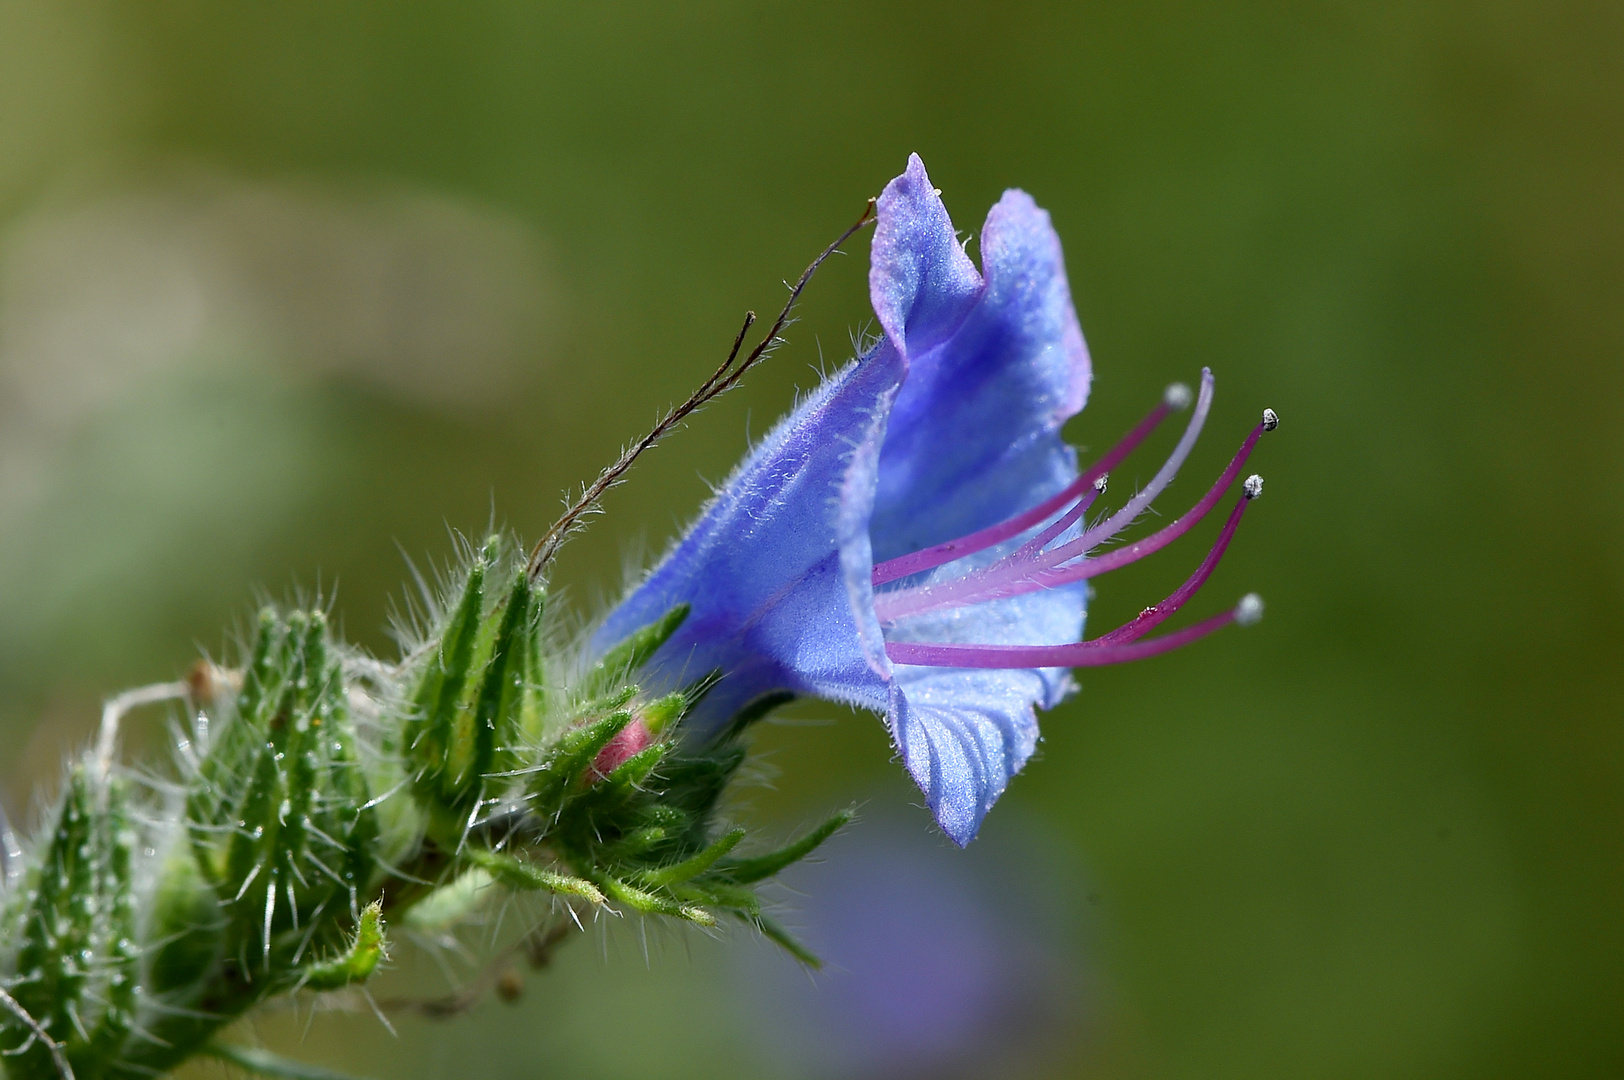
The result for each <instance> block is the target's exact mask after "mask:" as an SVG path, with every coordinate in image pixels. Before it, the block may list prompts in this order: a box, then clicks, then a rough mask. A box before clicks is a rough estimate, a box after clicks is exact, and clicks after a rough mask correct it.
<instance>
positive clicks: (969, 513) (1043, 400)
mask: <svg viewBox="0 0 1624 1080" xmlns="http://www.w3.org/2000/svg"><path fill="white" fill-rule="evenodd" d="M882 207H883V204H882ZM882 212H883V210H882ZM882 220H883V219H882ZM951 236H952V225H951V223H945V222H944V223H943V224H942V225H941V227H940V235H939V236H938V238H937V239H938V240H940V239H941V238H942V237H947V238H948V239H949V242H951ZM875 239H876V243H878V240H879V237H878V236H876V238H875ZM954 247H955V248H956V244H955V245H954ZM981 250H982V257H983V259H984V261H985V263H986V282H985V284H984V286H983V288H982V290H981V292H980V293H979V295H978V296H977V297H976V299H975V302H974V303H973V304H972V305H971V306H970V307H969V308H968V309H967V310H965V311H964V312H962V313H961V314H960V315H959V316H958V317H957V318H956V321H955V325H954V327H953V330H952V332H951V333H950V334H949V335H947V336H946V337H938V336H937V335H936V334H934V333H926V334H921V333H919V332H917V331H916V329H915V327H914V325H913V323H912V322H910V323H908V324H907V325H905V326H903V327H900V328H893V327H890V326H887V328H886V330H887V336H888V337H889V338H890V340H891V341H892V343H893V344H895V345H897V347H898V348H899V349H904V353H905V356H906V359H907V361H908V379H907V381H906V382H905V383H904V384H903V387H902V392H901V393H900V394H898V395H897V401H896V405H895V406H894V408H893V409H892V414H891V422H890V427H889V434H888V435H887V437H886V441H885V449H884V451H883V453H882V455H881V458H880V472H879V490H878V492H877V494H876V498H875V507H876V509H875V514H874V520H873V523H872V525H871V533H872V538H873V543H874V555H875V558H877V559H881V560H884V559H890V558H895V557H896V556H898V555H904V554H907V553H908V552H910V551H917V550H919V549H920V548H924V547H929V546H930V545H932V544H938V543H941V542H943V541H945V540H951V539H953V538H954V537H958V536H964V535H965V534H967V533H971V532H974V531H976V530H977V529H981V528H984V527H986V526H988V525H993V524H996V523H997V522H999V521H1002V520H1004V519H1005V518H1008V517H1010V516H1012V515H1013V514H1015V513H1017V512H1019V511H1021V510H1024V509H1026V508H1027V507H1029V506H1032V505H1034V504H1035V503H1038V502H1040V501H1042V500H1043V499H1044V498H1047V497H1048V496H1050V495H1052V494H1054V493H1055V492H1056V491H1058V490H1060V489H1061V488H1062V487H1064V486H1065V485H1066V484H1068V483H1070V482H1071V481H1072V480H1073V479H1075V478H1076V475H1077V465H1076V456H1075V454H1074V453H1073V451H1072V449H1071V448H1070V447H1069V446H1067V445H1066V444H1065V443H1064V442H1063V441H1062V440H1061V438H1060V429H1061V426H1062V425H1064V424H1065V422H1066V420H1068V419H1069V418H1070V417H1071V416H1073V415H1075V414H1076V413H1077V412H1078V411H1079V410H1080V409H1081V408H1082V407H1083V404H1084V403H1085V402H1086V401H1087V399H1088V386H1089V377H1090V367H1089V359H1088V350H1087V348H1086V346H1085V345H1084V343H1083V335H1082V331H1081V330H1080V329H1079V327H1078V324H1077V314H1076V312H1075V310H1074V309H1073V308H1072V303H1071V291H1070V288H1069V286H1068V285H1067V283H1066V269H1065V262H1064V259H1063V256H1062V254H1061V251H1060V239H1059V237H1057V236H1056V235H1055V232H1054V229H1053V227H1052V226H1051V225H1050V223H1049V215H1048V214H1046V213H1045V212H1044V211H1042V210H1040V209H1039V208H1038V207H1037V206H1036V205H1035V204H1034V203H1033V202H1032V199H1031V197H1030V196H1028V195H1027V194H1025V193H1024V192H1020V191H1010V192H1006V193H1005V194H1004V197H1003V199H1002V200H1001V201H1000V202H999V203H998V205H997V206H995V207H993V209H992V212H991V213H990V214H988V215H987V224H986V226H985V227H984V228H983V230H982V234H981ZM893 261H894V260H893ZM925 281H926V284H927V285H930V286H932V287H934V288H937V289H938V291H940V292H941V293H943V294H944V296H946V297H948V299H943V300H940V301H932V302H926V301H923V300H920V301H916V302H915V303H914V305H913V309H914V310H916V311H920V312H923V313H925V314H926V315H927V316H934V315H935V314H936V313H938V312H941V311H943V310H945V309H946V308H947V307H949V306H950V303H949V301H950V300H956V298H957V296H958V291H957V290H958V287H959V283H958V281H957V280H956V279H949V280H946V281H943V282H942V283H940V284H939V285H937V284H936V283H935V279H925ZM872 291H873V292H874V304H875V307H876V309H878V308H879V306H880V304H881V302H882V296H881V291H880V290H879V289H877V288H875V289H873V290H872ZM887 302H889V301H887ZM916 339H921V340H929V341H933V342H934V344H932V345H931V346H930V347H928V348H924V349H920V348H917V347H915V345H914V342H915V340H916ZM904 343H905V346H906V347H905V348H904Z"/></svg>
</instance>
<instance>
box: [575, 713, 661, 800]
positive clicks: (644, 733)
mask: <svg viewBox="0 0 1624 1080" xmlns="http://www.w3.org/2000/svg"><path fill="white" fill-rule="evenodd" d="M653 741H654V734H653V732H651V731H649V729H648V726H647V725H645V724H644V723H643V721H641V720H633V721H632V722H631V723H629V724H627V725H626V726H625V727H623V728H621V729H620V731H618V732H617V733H616V734H615V737H614V738H612V739H610V740H609V741H608V742H607V743H605V744H604V747H603V749H602V750H599V751H598V756H597V757H595V758H593V759H592V776H591V780H590V782H591V783H594V784H595V783H597V782H598V781H599V780H602V779H603V778H604V777H606V776H608V775H609V774H610V773H612V772H614V771H615V770H616V769H618V768H620V767H621V766H622V765H624V764H625V763H626V761H627V760H628V759H629V758H631V757H632V756H633V755H635V754H637V753H638V752H640V751H642V750H643V749H645V748H646V747H647V746H648V745H649V743H651V742H653Z"/></svg>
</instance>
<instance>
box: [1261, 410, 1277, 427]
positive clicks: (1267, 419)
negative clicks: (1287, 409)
mask: <svg viewBox="0 0 1624 1080" xmlns="http://www.w3.org/2000/svg"><path fill="white" fill-rule="evenodd" d="M1279 426H1280V414H1279V413H1277V412H1275V411H1274V410H1273V409H1264V410H1263V430H1264V431H1273V430H1274V429H1275V428H1277V427H1279Z"/></svg>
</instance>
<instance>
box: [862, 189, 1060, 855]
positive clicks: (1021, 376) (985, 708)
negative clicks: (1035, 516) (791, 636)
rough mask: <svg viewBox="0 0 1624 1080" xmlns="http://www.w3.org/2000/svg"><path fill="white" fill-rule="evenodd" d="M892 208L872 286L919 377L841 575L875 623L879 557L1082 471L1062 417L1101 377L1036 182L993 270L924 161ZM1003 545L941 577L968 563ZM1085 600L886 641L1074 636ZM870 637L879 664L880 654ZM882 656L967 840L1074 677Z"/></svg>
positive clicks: (872, 473) (889, 197) (979, 611)
mask: <svg viewBox="0 0 1624 1080" xmlns="http://www.w3.org/2000/svg"><path fill="white" fill-rule="evenodd" d="M879 211H880V222H879V229H878V230H877V232H876V234H875V239H874V247H875V254H874V259H873V267H872V268H871V270H870V276H869V280H870V292H871V295H872V300H873V303H874V309H875V311H876V312H877V313H878V314H879V316H880V321H881V325H882V326H883V327H884V328H885V332H886V339H887V344H888V345H889V346H890V347H892V348H894V349H896V350H897V351H898V352H900V353H902V354H903V356H904V358H905V359H906V361H907V363H908V375H907V379H906V381H905V382H904V383H903V386H902V389H901V391H900V392H899V393H898V395H897V399H896V403H895V405H894V406H893V407H892V411H891V418H890V422H889V425H888V427H887V433H886V437H885V442H884V445H883V448H882V450H881V452H880V456H879V460H878V462H877V463H875V464H872V465H871V464H867V463H863V464H862V466H861V467H862V468H863V470H864V476H863V482H862V483H849V484H848V485H847V487H848V489H849V490H852V491H862V490H864V485H865V484H868V485H871V486H870V487H869V488H868V490H869V491H870V492H871V501H869V502H866V503H863V504H861V505H853V506H851V507H849V508H847V509H845V510H843V514H842V528H841V530H840V537H841V541H842V562H843V571H844V572H845V575H846V579H847V590H848V593H849V594H850V596H851V597H852V602H853V605H854V608H855V610H856V612H857V615H856V618H857V621H858V624H859V625H860V626H862V627H864V628H865V630H866V629H867V627H868V624H869V623H870V622H871V621H872V622H874V623H875V625H876V626H877V620H875V619H874V616H873V609H872V604H873V594H872V589H871V588H870V587H869V586H868V579H869V576H870V573H871V570H872V560H873V559H874V558H880V559H888V558H894V557H896V556H898V555H903V554H906V553H908V552H911V551H917V550H919V549H920V548H923V547H928V546H930V545H932V544H936V543H940V542H942V541H945V540H950V539H953V538H955V537H958V536H963V535H965V534H967V533H970V532H974V531H976V530H977V529H981V528H984V527H986V526H988V525H992V524H996V523H997V522H999V521H1002V520H1004V519H1005V518H1008V517H1010V516H1011V515H1013V514H1015V513H1017V512H1019V511H1021V510H1024V509H1026V508H1027V507H1030V506H1032V505H1034V504H1035V503H1037V502H1040V501H1042V500H1043V499H1044V498H1047V497H1048V496H1050V495H1052V494H1054V493H1055V492H1056V491H1058V490H1060V489H1061V488H1063V487H1065V486H1066V485H1067V484H1069V483H1070V482H1071V481H1072V480H1074V479H1075V478H1076V476H1077V463H1076V455H1075V453H1074V452H1073V451H1072V449H1071V448H1070V447H1069V446H1067V445H1066V444H1065V443H1064V442H1063V441H1062V440H1061V438H1060V429H1061V426H1062V425H1063V424H1064V423H1065V422H1066V420H1067V419H1068V418H1070V417H1071V416H1072V415H1074V414H1075V413H1076V412H1077V411H1078V410H1080V409H1081V408H1082V407H1083V404H1084V403H1085V402H1086V400H1087V397H1088V385H1089V378H1090V367H1089V358H1088V351H1087V348H1086V346H1085V345H1084V343H1083V337H1082V331H1081V329H1080V328H1079V326H1078V323H1077V315H1076V312H1075V310H1074V309H1073V307H1072V303H1071V293H1070V288H1069V286H1068V285H1067V282H1066V272H1065V263H1064V259H1063V256H1062V254H1061V250H1060V241H1059V238H1058V237H1057V236H1056V235H1055V232H1054V229H1053V227H1052V226H1051V225H1050V222H1049V217H1048V215H1047V214H1046V213H1045V212H1044V211H1042V210H1041V209H1039V208H1038V207H1037V205H1036V204H1035V203H1033V201H1032V199H1031V198H1030V197H1029V196H1027V195H1026V194H1025V193H1024V192H1019V191H1010V192H1006V193H1005V195H1004V197H1003V199H1002V200H1001V201H1000V202H999V204H998V205H997V206H995V207H994V208H993V210H992V212H991V213H990V214H988V216H987V223H986V225H985V226H984V228H983V230H982V238H981V250H982V254H983V259H984V261H985V264H986V265H985V269H986V277H985V280H984V281H983V280H982V279H981V278H980V276H979V275H977V274H976V273H975V270H974V266H973V264H971V263H970V261H969V259H968V257H967V256H965V255H964V253H963V251H962V249H961V248H960V247H959V246H958V242H957V239H956V236H955V234H954V231H953V225H952V222H951V220H950V219H949V218H948V216H947V212H946V210H945V208H943V206H942V204H941V199H940V196H939V195H938V194H937V193H936V192H935V190H934V189H933V188H932V187H931V186H930V181H929V178H928V177H927V176H926V175H925V172H924V168H923V166H922V165H921V164H920V163H919V160H918V158H913V159H910V161H909V165H908V171H907V172H906V173H904V174H903V176H901V177H898V178H897V180H895V181H893V182H892V184H891V185H890V186H889V187H888V188H887V189H886V192H885V195H884V196H882V198H881V200H880V204H879ZM857 465H858V463H856V462H854V468H855V467H857ZM859 517H867V526H868V527H867V530H866V532H864V531H862V530H860V529H858V528H857V527H856V524H855V519H857V518H859ZM1016 542H1017V543H1018V541H1016ZM1009 546H1013V545H1006V549H1007V547H1009ZM998 554H1001V552H997V551H995V552H988V553H985V554H984V555H983V556H981V557H979V558H977V559H974V560H966V561H965V562H964V563H961V564H958V565H954V566H949V567H943V568H941V569H940V570H938V571H936V573H935V576H944V577H956V576H958V575H959V574H962V573H964V572H965V571H966V569H967V568H968V566H969V565H972V564H974V563H977V562H985V561H988V560H990V559H992V558H995V557H997V555H998ZM1085 604H1086V588H1085V587H1083V586H1071V587H1067V588H1063V589H1055V590H1049V591H1046V592H1042V593H1035V594H1030V595H1028V596H1025V597H1020V598H1016V599H1013V600H1006V601H1000V602H997V603H990V604H977V605H973V606H970V607H967V608H964V609H961V610H958V611H954V612H950V613H947V614H945V615H943V616H940V617H936V618H931V619H919V620H910V621H908V622H907V623H906V624H904V625H902V626H898V627H894V628H891V629H890V630H888V631H886V632H885V637H887V638H890V639H892V640H903V639H910V638H912V639H916V640H927V641H964V642H971V643H978V644H1031V643H1040V642H1042V643H1046V642H1063V641H1076V640H1078V639H1079V638H1080V637H1081V635H1082V627H1083V616H1084V607H1085ZM870 633H871V632H870ZM865 645H867V642H865ZM882 649H883V646H882ZM865 651H866V652H867V653H868V655H869V657H870V660H871V662H874V661H875V655H874V654H875V652H876V650H875V649H874V648H873V647H872V646H868V647H867V648H866V649H865ZM875 666H876V670H880V671H883V672H886V673H888V674H891V675H892V677H893V679H894V682H893V685H892V687H891V694H890V700H889V702H888V706H887V723H888V725H889V726H890V728H891V733H892V737H893V739H894V740H895V743H896V746H897V749H898V751H899V752H900V753H901V755H902V758H903V762H904V764H905V765H906V766H907V768H908V771H909V773H910V774H911V775H912V776H913V778H914V780H915V782H916V783H918V784H919V787H920V789H921V790H922V791H923V792H924V793H925V796H926V798H927V800H928V801H929V804H930V807H931V810H932V812H933V813H934V814H935V815H936V819H937V821H938V823H939V824H940V825H941V827H942V829H943V831H945V832H946V833H947V834H948V835H949V836H950V837H952V838H953V839H954V840H955V841H956V842H958V843H960V844H965V843H968V842H969V841H970V840H971V839H972V838H973V837H974V836H975V833H976V831H977V829H978V828H979V827H980V824H981V821H982V819H983V817H985V815H986V813H987V811H988V810H989V809H990V808H991V807H992V805H993V803H994V802H995V801H996V800H997V799H998V797H999V796H1000V795H1001V794H1002V793H1003V791H1004V788H1005V787H1006V786H1007V784H1008V782H1009V779H1010V777H1012V776H1014V775H1015V773H1016V772H1018V771H1019V770H1020V768H1021V767H1022V766H1023V765H1024V764H1025V763H1026V761H1027V759H1028V758H1029V757H1031V755H1032V751H1033V749H1034V747H1035V745H1036V741H1037V715H1036V712H1035V706H1037V705H1042V706H1043V707H1045V708H1050V707H1053V706H1054V705H1056V704H1058V703H1059V702H1060V700H1061V699H1062V698H1063V697H1064V696H1065V695H1066V693H1067V692H1069V690H1070V688H1071V685H1072V684H1071V681H1070V677H1069V674H1068V673H1067V672H1065V671H1062V670H1058V669H1056V670H1048V671H985V670H975V671H958V670H949V669H939V668H921V667H904V668H899V669H895V671H892V669H891V668H890V665H889V662H888V661H886V660H885V658H884V656H883V651H882V652H881V654H880V656H879V658H878V662H877V663H876V664H875Z"/></svg>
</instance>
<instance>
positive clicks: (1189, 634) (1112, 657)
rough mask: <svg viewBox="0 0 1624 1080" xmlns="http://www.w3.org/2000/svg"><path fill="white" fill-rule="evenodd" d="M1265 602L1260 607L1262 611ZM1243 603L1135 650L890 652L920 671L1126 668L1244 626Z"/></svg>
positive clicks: (1076, 646) (926, 646)
mask: <svg viewBox="0 0 1624 1080" xmlns="http://www.w3.org/2000/svg"><path fill="white" fill-rule="evenodd" d="M1262 606H1263V605H1262V602H1261V601H1259V602H1258V604H1257V605H1256V608H1257V610H1258V611H1259V612H1261V610H1262ZM1243 608H1246V609H1247V610H1248V611H1250V610H1251V609H1250V608H1247V605H1246V602H1245V601H1244V600H1243V601H1241V603H1240V604H1237V605H1236V606H1235V607H1234V608H1233V609H1231V610H1229V611H1225V612H1223V613H1221V614H1218V615H1214V616H1212V617H1211V618H1208V619H1205V620H1203V621H1202V622H1198V623H1196V624H1195V625H1194V626H1187V627H1185V628H1184V629H1183V630H1175V631H1173V632H1172V633H1171V634H1164V635H1162V636H1161V637H1159V638H1152V639H1150V640H1149V641H1135V642H1133V643H1132V644H1129V645H1108V646H1105V647H1103V648H1101V647H1096V646H1094V645H1093V643H1091V642H1087V641H1079V642H1075V643H1073V644H1071V645H957V644H952V645H933V644H930V643H927V642H918V641H888V642H886V643H885V653H886V655H887V656H889V657H890V658H891V662H892V663H893V664H914V665H918V666H920V667H950V668H1016V669H1024V668H1058V667H1072V668H1077V667H1105V666H1106V665H1108V664H1125V663H1127V662H1128V661H1130V660H1145V659H1148V658H1150V657H1152V656H1160V655H1161V654H1162V653H1166V652H1172V651H1173V650H1174V649H1177V648H1179V647H1181V646H1184V645H1188V644H1190V642H1192V641H1198V640H1200V639H1201V638H1204V637H1206V636H1207V635H1208V634H1210V633H1212V632H1213V631H1215V630H1222V629H1223V628H1224V627H1226V626H1228V625H1230V624H1231V623H1236V622H1239V621H1240V616H1241V614H1242V609H1243Z"/></svg>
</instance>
